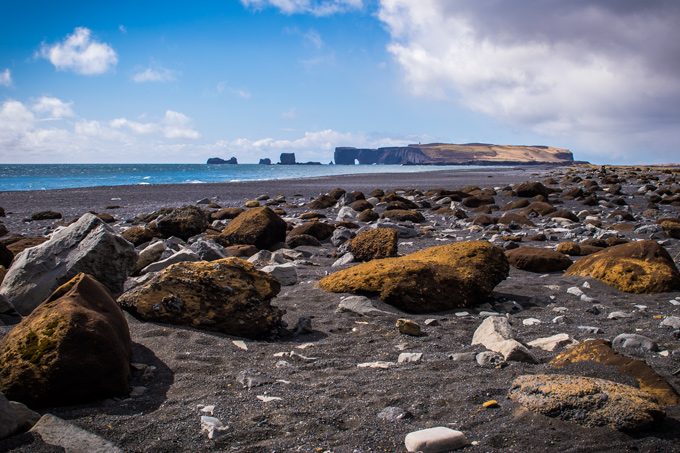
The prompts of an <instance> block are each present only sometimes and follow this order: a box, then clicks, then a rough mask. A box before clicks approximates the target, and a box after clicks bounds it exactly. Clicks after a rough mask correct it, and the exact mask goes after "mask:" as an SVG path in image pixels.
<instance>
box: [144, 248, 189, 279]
mask: <svg viewBox="0 0 680 453" xmlns="http://www.w3.org/2000/svg"><path fill="white" fill-rule="evenodd" d="M200 260H201V258H200V257H199V256H198V255H197V254H196V253H195V252H194V251H193V250H190V249H182V250H180V251H179V252H177V253H175V254H173V255H172V256H170V257H168V258H166V259H164V260H161V261H157V262H155V263H151V264H149V265H148V266H146V267H145V268H144V269H142V271H141V273H142V274H148V273H150V272H158V271H162V270H163V269H165V268H166V267H168V266H170V265H173V264H176V263H182V262H184V261H200Z"/></svg>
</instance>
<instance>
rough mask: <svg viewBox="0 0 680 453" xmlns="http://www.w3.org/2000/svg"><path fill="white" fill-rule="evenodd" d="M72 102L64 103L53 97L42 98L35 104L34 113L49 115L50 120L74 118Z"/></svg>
mask: <svg viewBox="0 0 680 453" xmlns="http://www.w3.org/2000/svg"><path fill="white" fill-rule="evenodd" d="M71 106H72V103H71V102H64V101H62V100H61V99H59V98H55V97H52V96H42V97H40V98H38V100H37V101H36V102H35V103H34V104H33V111H34V112H37V113H45V114H48V115H49V118H48V119H61V118H69V117H72V116H73V109H72V108H71Z"/></svg>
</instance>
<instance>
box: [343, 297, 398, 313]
mask: <svg viewBox="0 0 680 453" xmlns="http://www.w3.org/2000/svg"><path fill="white" fill-rule="evenodd" d="M336 312H338V313H343V312H352V313H356V314H359V315H362V316H376V315H389V314H391V313H390V312H387V311H384V310H380V309H378V308H376V307H375V306H374V305H373V301H371V299H369V298H368V297H364V296H348V297H344V298H342V299H341V300H340V303H339V304H338V308H337V310H336Z"/></svg>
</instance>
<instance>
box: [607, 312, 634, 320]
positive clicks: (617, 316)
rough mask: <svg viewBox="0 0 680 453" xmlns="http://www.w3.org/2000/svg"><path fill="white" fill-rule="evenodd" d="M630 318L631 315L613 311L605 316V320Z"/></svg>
mask: <svg viewBox="0 0 680 453" xmlns="http://www.w3.org/2000/svg"><path fill="white" fill-rule="evenodd" d="M632 317H633V314H632V313H626V312H625V311H613V312H611V313H609V314H608V315H607V319H626V318H632Z"/></svg>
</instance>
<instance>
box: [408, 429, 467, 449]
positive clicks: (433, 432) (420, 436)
mask: <svg viewBox="0 0 680 453" xmlns="http://www.w3.org/2000/svg"><path fill="white" fill-rule="evenodd" d="M469 444H470V442H469V441H468V440H467V438H466V437H465V434H463V433H462V432H460V431H456V430H453V429H450V428H446V427H444V426H437V427H435V428H428V429H423V430H420V431H413V432H410V433H408V434H407V435H406V438H405V439H404V445H405V446H406V449H407V450H408V451H409V452H422V453H440V452H446V451H450V450H457V449H459V448H462V447H465V446H466V445H469Z"/></svg>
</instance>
